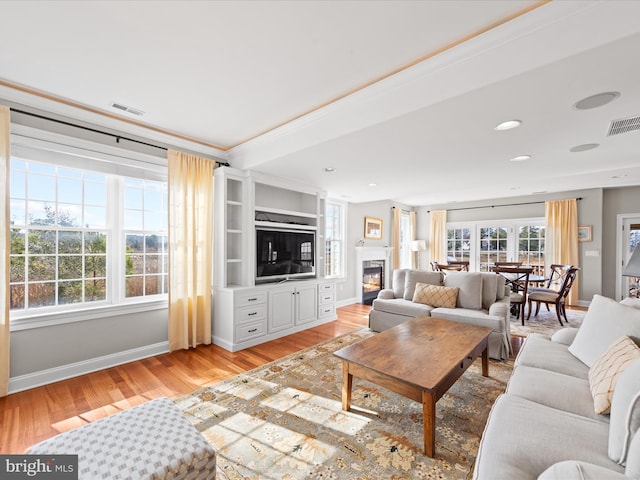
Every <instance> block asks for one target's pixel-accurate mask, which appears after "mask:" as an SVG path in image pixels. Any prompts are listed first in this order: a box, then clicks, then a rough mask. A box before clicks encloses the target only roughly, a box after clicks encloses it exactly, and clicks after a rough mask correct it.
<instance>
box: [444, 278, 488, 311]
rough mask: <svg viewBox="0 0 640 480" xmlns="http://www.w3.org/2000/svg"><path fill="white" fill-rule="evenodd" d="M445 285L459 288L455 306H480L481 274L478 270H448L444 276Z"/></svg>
mask: <svg viewBox="0 0 640 480" xmlns="http://www.w3.org/2000/svg"><path fill="white" fill-rule="evenodd" d="M444 286H445V287H454V288H459V289H460V291H459V292H458V301H457V302H456V307H458V308H469V309H471V310H480V309H481V308H482V274H481V273H479V272H456V271H449V272H447V275H446V276H445V277H444Z"/></svg>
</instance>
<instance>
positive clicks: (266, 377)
mask: <svg viewBox="0 0 640 480" xmlns="http://www.w3.org/2000/svg"><path fill="white" fill-rule="evenodd" d="M371 335H374V333H373V332H371V331H370V330H369V329H367V328H363V329H360V330H358V331H356V332H351V333H348V334H346V335H343V336H341V337H338V338H336V339H333V340H329V341H328V342H325V343H321V344H319V345H316V346H314V347H311V348H308V349H305V350H302V351H300V352H298V353H295V354H293V355H290V356H288V357H285V358H283V359H280V360H276V361H275V362H272V363H269V364H266V365H264V366H262V367H259V368H257V369H254V370H252V371H250V372H246V373H243V374H240V375H238V376H236V377H233V378H230V379H228V380H225V381H223V382H220V383H217V384H214V385H211V386H209V387H207V388H204V389H202V390H199V391H196V392H194V393H192V394H190V395H188V396H185V397H182V398H180V399H177V400H176V405H177V406H178V408H179V409H180V410H182V412H183V413H184V414H185V415H186V416H187V418H188V419H189V420H190V421H191V423H192V424H193V425H194V426H195V427H196V429H197V430H199V431H200V432H201V433H202V435H203V436H204V437H205V438H206V439H207V440H208V441H209V442H210V443H211V444H212V445H213V446H214V448H216V450H217V453H218V455H217V461H218V466H219V467H220V469H221V470H223V471H224V472H225V474H226V475H227V478H229V479H230V480H236V479H238V480H241V479H244V478H251V479H255V480H266V479H267V478H268V479H275V478H278V479H284V478H289V479H298V478H309V479H318V478H331V479H334V480H341V479H345V480H346V479H356V478H361V479H365V478H371V479H383V478H384V479H387V478H395V479H398V480H409V479H413V478H438V479H444V480H449V479H459V480H463V479H467V478H471V472H472V471H473V464H474V461H475V457H476V454H477V450H478V444H479V441H480V436H481V435H482V432H483V429H484V425H485V422H486V419H487V417H488V415H489V410H490V409H491V405H492V403H493V402H494V400H495V399H496V398H497V396H498V395H499V394H501V393H502V392H503V391H504V389H505V386H506V382H507V379H508V378H509V375H510V373H511V371H512V368H513V361H511V360H509V361H508V362H494V361H491V365H490V367H489V371H490V373H491V376H490V377H483V376H482V374H481V365H480V364H481V362H479V361H477V362H475V363H474V364H473V365H471V367H470V368H469V370H467V371H466V372H465V373H464V374H463V375H462V377H461V378H460V379H459V380H458V382H456V383H455V384H454V385H453V386H452V387H451V389H450V390H449V392H448V393H446V394H445V395H444V396H443V397H442V398H441V399H440V401H439V402H438V404H437V414H438V429H437V432H436V443H437V449H438V450H437V451H438V455H437V457H436V458H429V457H426V456H425V455H423V452H422V445H423V442H424V435H423V428H422V405H421V404H420V403H419V402H414V401H412V400H409V399H406V398H404V397H402V396H400V395H398V394H396V393H393V392H391V391H389V390H386V389H384V388H382V387H379V386H377V385H374V384H373V383H370V382H366V381H363V380H358V379H356V380H354V382H353V393H352V398H353V405H356V406H357V407H358V408H356V407H352V411H350V412H344V411H342V401H341V392H342V365H341V362H340V360H339V359H338V358H337V357H335V356H334V355H332V352H334V351H336V350H338V349H340V348H343V347H345V346H347V345H350V344H352V343H354V342H356V341H359V340H362V339H364V338H367V337H368V336H371Z"/></svg>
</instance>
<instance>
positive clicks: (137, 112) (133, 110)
mask: <svg viewBox="0 0 640 480" xmlns="http://www.w3.org/2000/svg"><path fill="white" fill-rule="evenodd" d="M111 107H113V108H116V109H118V110H122V111H123V112H127V113H131V114H133V115H138V116H139V117H141V116H142V115H144V112H143V111H142V110H138V109H137V108H131V107H127V106H126V105H122V104H121V103H116V102H111Z"/></svg>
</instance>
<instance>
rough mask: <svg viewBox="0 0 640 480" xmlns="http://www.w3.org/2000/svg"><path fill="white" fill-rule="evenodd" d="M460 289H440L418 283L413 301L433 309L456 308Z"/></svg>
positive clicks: (435, 286)
mask: <svg viewBox="0 0 640 480" xmlns="http://www.w3.org/2000/svg"><path fill="white" fill-rule="evenodd" d="M457 298H458V289H457V288H450V287H439V286H437V285H430V284H428V283H418V284H417V285H416V290H415V292H414V294H413V301H414V302H416V303H424V304H425V305H431V306H432V307H445V308H456V299H457Z"/></svg>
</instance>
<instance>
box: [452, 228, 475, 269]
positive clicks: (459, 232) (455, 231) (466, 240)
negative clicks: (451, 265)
mask: <svg viewBox="0 0 640 480" xmlns="http://www.w3.org/2000/svg"><path fill="white" fill-rule="evenodd" d="M470 255H471V229H470V228H449V229H447V260H448V261H460V262H471V258H470Z"/></svg>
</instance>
